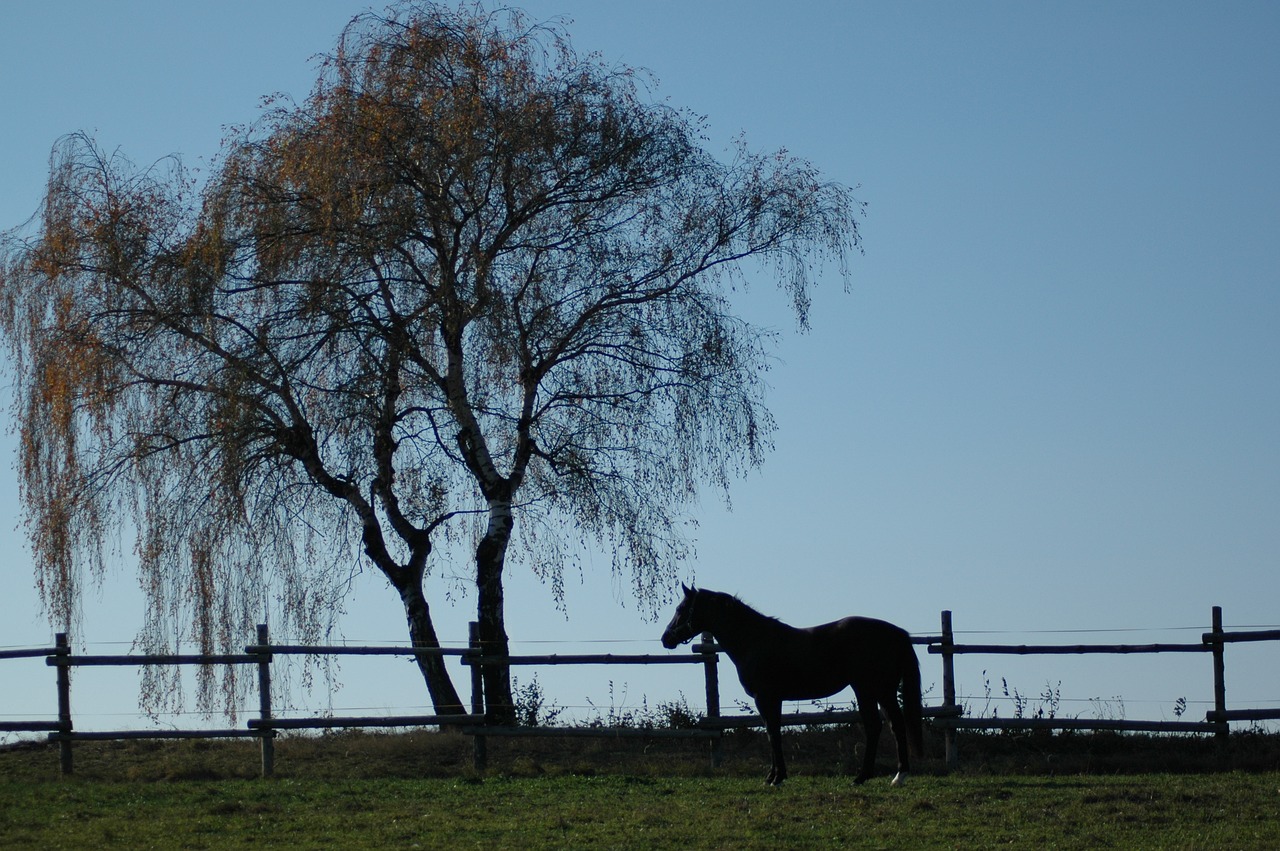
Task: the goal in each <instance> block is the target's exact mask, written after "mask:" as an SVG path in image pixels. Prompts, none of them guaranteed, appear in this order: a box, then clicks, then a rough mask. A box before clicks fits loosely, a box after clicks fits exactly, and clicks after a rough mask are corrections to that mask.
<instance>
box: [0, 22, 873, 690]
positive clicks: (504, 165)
mask: <svg viewBox="0 0 1280 851" xmlns="http://www.w3.org/2000/svg"><path fill="white" fill-rule="evenodd" d="M702 135H703V129H702V127H701V124H700V121H699V120H698V119H696V118H694V117H693V116H691V115H690V114H689V113H687V112H684V111H681V110H677V109H674V108H672V107H670V106H668V105H666V104H664V103H662V102H657V101H655V100H653V99H652V98H651V96H650V93H649V89H648V87H647V85H646V84H645V82H644V76H643V74H640V73H638V72H636V71H634V70H633V69H630V68H627V67H623V66H615V65H611V64H608V63H606V62H605V61H604V60H602V59H601V58H600V57H598V56H594V55H592V56H585V57H584V56H580V55H578V54H577V53H576V52H575V51H574V50H573V49H572V47H571V45H570V44H569V41H568V37H567V35H566V34H565V32H564V30H563V28H562V27H561V26H560V25H557V24H536V25H535V24H531V23H530V22H529V21H528V20H527V19H526V18H525V17H524V16H523V15H521V14H520V13H518V12H515V11H512V10H503V11H498V12H490V11H487V10H486V9H485V8H484V7H482V6H479V5H474V6H462V7H458V8H452V7H444V6H437V5H429V4H420V3H406V4H401V5H399V6H397V7H393V8H392V10H390V11H389V12H387V13H385V14H380V15H379V14H366V15H361V16H360V17H357V18H356V19H354V20H353V21H352V22H351V24H350V25H349V26H348V27H347V29H346V30H345V31H344V33H343V35H342V37H341V38H340V40H339V42H338V44H337V47H336V49H335V50H334V51H333V53H332V54H330V55H329V56H328V57H327V59H326V60H325V61H324V63H323V66H322V68H321V73H320V76H319V79H318V81H317V83H316V86H315V88H314V90H313V92H312V93H311V95H310V97H309V98H307V99H306V100H305V101H304V102H302V103H301V104H295V103H292V102H289V101H287V100H276V101H275V102H274V103H272V104H271V105H270V106H269V107H268V108H267V109H266V110H265V112H264V113H263V115H262V117H261V118H260V120H259V121H257V122H256V123H255V124H253V125H251V126H249V127H246V128H242V129H240V130H238V131H236V132H235V133H233V134H232V135H231V137H230V138H229V139H228V140H227V142H226V143H225V145H224V149H223V153H222V155H221V157H220V161H219V163H218V166H217V168H216V170H215V171H214V173H213V174H212V176H211V177H210V178H209V180H208V181H207V182H206V183H204V184H203V185H198V184H197V183H196V182H194V181H193V180H192V179H191V178H190V177H189V176H188V175H187V174H186V173H185V172H184V171H183V170H182V169H181V167H180V165H179V164H177V163H176V162H172V161H170V162H165V163H161V164H158V165H156V166H153V167H151V168H147V169H143V170H139V169H136V168H135V167H133V166H132V165H131V164H130V163H129V162H128V161H127V160H125V159H124V158H123V157H122V156H120V155H118V154H116V155H108V154H105V153H104V152H103V151H102V149H101V148H99V146H98V145H97V144H96V142H95V141H94V140H92V139H91V138H89V137H87V136H84V135H80V134H77V135H73V136H69V137H67V138H65V139H63V140H61V141H60V142H59V143H58V145H57V146H56V147H55V150H54V156H53V160H52V168H51V174H50V179H49V186H48V192H47V196H46V201H45V205H44V208H43V210H42V211H41V213H40V214H39V216H38V218H37V219H36V220H34V221H33V223H32V224H31V225H30V226H29V227H27V228H23V229H19V230H16V231H12V232H10V233H8V234H7V235H6V236H5V238H4V242H3V246H2V247H0V329H2V330H3V332H4V335H5V337H6V339H7V341H8V343H9V347H10V351H11V353H12V356H13V367H14V372H15V375H16V377H17V379H18V381H17V387H18V392H17V394H16V397H17V409H16V420H17V424H18V430H19V432H20V436H21V449H20V452H21V458H20V465H19V472H20V477H21V483H22V496H23V499H24V504H25V506H26V511H27V517H28V522H29V526H30V530H31V537H32V541H33V545H34V549H35V553H36V556H37V558H36V563H37V565H38V568H37V570H38V576H37V582H38V584H39V587H40V591H41V594H42V599H43V600H44V601H45V603H46V605H47V606H48V608H49V610H50V613H51V614H52V616H53V617H54V618H55V619H57V620H60V621H67V620H69V619H71V618H72V617H73V616H74V612H75V608H76V606H77V604H78V600H79V599H80V593H81V589H82V584H83V577H84V574H85V573H86V572H87V573H88V574H89V575H97V576H101V574H102V567H103V565H104V563H105V558H106V556H107V554H108V551H109V549H110V546H111V545H112V542H113V541H117V540H119V536H120V535H121V534H124V535H125V536H129V535H132V534H135V533H136V538H137V543H136V553H137V556H138V563H139V565H140V570H141V576H142V584H143V588H144V589H145V591H146V594H147V597H148V601H149V609H148V613H147V617H146V623H145V625H144V627H143V632H142V636H143V643H144V644H145V645H147V647H148V648H152V649H154V648H158V647H162V646H165V645H166V643H167V642H172V641H174V640H177V639H179V638H184V639H185V638H193V639H196V640H198V641H199V642H200V643H201V644H202V645H203V646H204V647H206V648H208V649H210V650H213V649H225V648H230V647H234V646H235V645H236V644H237V643H242V642H243V637H244V635H246V634H247V632H248V630H249V628H250V626H251V624H252V623H253V622H255V621H256V620H258V619H261V618H262V617H264V616H266V615H267V614H270V615H271V616H272V617H273V619H274V621H275V622H276V623H277V625H283V626H284V627H285V628H286V631H288V632H291V633H292V634H294V635H296V636H297V637H298V638H299V639H300V640H306V639H309V638H318V637H320V636H322V635H323V634H324V633H326V632H327V630H328V629H330V628H331V627H332V625H333V623H334V617H335V616H336V613H337V612H338V611H339V609H340V605H341V598H342V594H343V591H344V588H345V587H346V585H347V583H348V581H349V577H350V573H351V570H352V566H353V564H354V562H355V561H356V559H357V558H358V557H359V553H361V552H362V553H363V556H364V558H366V559H367V560H368V562H369V563H371V564H373V565H374V566H376V567H377V569H378V570H379V571H380V572H381V574H382V575H383V576H384V577H386V579H387V581H388V582H389V583H390V585H391V586H392V587H393V588H394V589H395V590H396V591H397V592H398V594H399V596H400V598H401V601H402V603H403V604H404V607H405V612H406V617H407V620H408V623H409V627H410V635H411V637H412V639H413V641H414V642H415V643H418V644H421V645H426V646H430V645H434V644H435V643H436V642H437V638H436V635H435V631H434V627H433V625H432V621H431V615H430V609H429V606H428V604H427V599H426V595H425V593H424V590H423V580H424V577H425V576H426V575H427V573H428V571H429V570H430V568H431V560H430V556H431V554H432V551H433V548H434V547H435V546H436V545H437V544H439V543H440V542H442V541H444V542H451V543H452V544H453V545H454V546H458V547H462V548H464V549H465V548H473V549H472V550H471V552H472V553H473V556H474V564H475V576H474V578H475V583H476V589H477V607H478V618H479V621H480V624H481V638H482V640H484V641H485V642H486V646H488V647H489V648H490V649H492V650H493V651H495V652H505V650H506V641H507V638H506V633H505V627H504V615H503V595H502V576H503V571H504V569H505V564H506V559H507V554H508V550H509V547H510V545H511V541H512V535H513V531H515V530H516V528H517V527H516V519H517V518H520V521H521V522H520V524H519V526H520V533H521V534H520V535H518V536H517V539H516V540H517V541H518V542H519V544H520V545H519V546H517V547H516V548H515V550H516V551H520V550H523V551H525V552H528V553H532V554H536V558H532V557H531V558H530V559H529V561H530V562H531V566H532V567H533V568H534V569H535V570H538V571H539V572H540V574H541V575H543V576H544V578H546V579H548V580H549V581H550V582H551V583H552V585H553V587H555V588H559V587H560V586H559V583H561V582H562V581H563V580H562V571H563V569H564V566H565V565H566V564H571V563H572V559H573V557H574V555H575V553H577V552H578V551H579V550H580V547H581V546H582V544H583V542H591V543H593V544H596V543H598V544H599V545H600V546H603V547H605V548H607V549H608V550H611V551H612V552H613V554H614V565H613V566H614V569H615V570H616V571H618V572H620V573H623V574H625V575H627V576H629V577H630V582H631V585H632V587H633V589H634V592H635V594H636V595H637V597H638V598H640V599H641V600H646V601H649V602H650V603H652V604H658V603H660V602H662V601H664V600H665V599H667V595H668V593H669V588H670V587H671V586H672V585H673V581H674V578H675V576H676V569H677V565H678V564H679V561H680V559H681V558H682V557H684V555H685V554H686V551H687V541H686V538H685V536H684V534H683V531H682V529H681V526H680V523H679V520H680V518H682V517H684V516H685V515H686V514H687V512H688V508H689V506H690V505H691V504H692V502H693V501H694V500H695V499H696V496H697V494H698V491H699V488H700V487H701V486H703V485H705V484H708V483H709V484H711V485H713V486H715V487H721V488H727V487H728V485H729V483H730V481H731V480H732V479H733V478H735V477H736V476H737V475H738V474H740V473H741V472H742V471H744V470H745V469H748V468H750V467H752V466H754V465H757V464H759V463H760V462H761V461H762V459H763V457H764V453H765V451H766V450H767V448H768V446H769V439H770V434H771V432H772V430H773V423H772V420H771V419H770V417H769V415H768V411H767V409H766V408H765V406H764V383H763V372H764V370H765V369H766V367H767V364H768V342H769V340H768V337H769V335H768V334H766V333H765V332H763V331H762V330H761V329H759V328H756V327H754V326H752V325H750V324H749V323H747V322H745V321H743V320H741V319H740V318H738V317H737V316H736V315H735V313H734V309H733V305H732V304H731V301H730V295H731V290H732V289H733V285H734V284H735V282H737V281H740V280H745V278H744V277H743V276H744V273H745V272H747V271H755V269H756V268H757V267H755V266H754V265H753V266H751V267H749V268H748V267H745V266H744V263H745V262H746V261H755V260H762V261H764V266H762V267H759V268H762V269H764V270H765V271H766V273H768V274H769V275H771V276H772V277H774V278H775V279H776V281H777V283H778V284H779V286H780V288H781V289H782V291H783V292H784V293H785V294H786V297H787V301H788V303H789V305H790V307H791V309H792V311H793V312H794V315H795V318H796V320H797V321H798V322H799V323H800V325H801V326H805V325H806V324H807V319H808V310H809V305H810V301H809V297H810V291H811V287H812V281H813V278H812V272H813V270H814V269H815V268H816V267H817V266H818V265H819V264H821V263H822V262H824V261H825V260H828V259H830V260H834V261H836V263H837V264H838V266H839V268H840V271H841V272H842V273H844V272H845V271H846V269H845V259H846V257H847V254H848V253H849V252H850V251H851V250H854V249H856V248H857V247H858V244H859V235H858V231H857V224H856V219H857V215H858V213H859V212H860V206H859V205H858V203H857V202H856V201H854V200H853V198H852V197H851V195H850V193H849V190H848V189H846V188H845V187H842V186H839V185H835V184H832V183H829V182H826V181H824V180H823V179H822V177H821V175H820V174H819V173H818V172H817V170H816V169H815V168H814V167H813V166H812V165H811V164H809V163H807V162H805V161H803V160H801V159H798V158H795V157H792V156H791V155H789V154H787V153H786V152H785V151H784V152H777V153H772V154H764V155H762V154H755V153H752V152H750V151H749V150H748V148H747V146H746V145H745V144H739V145H738V146H737V147H736V148H735V149H734V150H732V151H731V152H730V155H729V156H728V157H727V161H723V160H721V159H718V158H717V157H715V156H713V155H712V154H711V153H709V152H708V151H706V150H705V149H704V147H703V142H702ZM421 664H422V667H423V674H424V677H425V678H426V681H427V684H428V687H429V689H430V690H431V693H432V697H433V699H434V701H435V703H436V706H437V708H438V709H440V710H441V711H459V710H460V709H461V702H460V701H459V700H458V697H457V693H456V691H455V690H454V689H453V687H452V684H451V683H450V682H449V678H448V674H447V672H445V671H444V669H443V667H442V666H441V665H440V664H439V662H438V661H433V660H430V659H429V658H427V657H423V661H422V663H421ZM228 676H234V673H233V672H228ZM204 682H205V687H206V692H207V693H206V697H210V696H211V695H212V691H211V690H212V687H213V685H212V684H213V681H212V679H209V678H207V679H206V680H205V681H204ZM226 685H227V687H228V689H232V688H233V686H234V684H233V683H232V682H230V681H228V682H227V683H226ZM486 686H487V688H488V692H489V696H490V700H491V701H494V700H496V701H497V703H499V704H500V703H502V701H503V700H504V699H505V700H506V701H507V702H509V700H510V692H509V684H507V683H506V682H505V675H504V674H501V673H499V674H496V675H494V677H493V678H492V679H491V680H490V681H488V682H487V683H486ZM504 689H505V691H504ZM227 693H228V694H229V693H230V691H228V692H227Z"/></svg>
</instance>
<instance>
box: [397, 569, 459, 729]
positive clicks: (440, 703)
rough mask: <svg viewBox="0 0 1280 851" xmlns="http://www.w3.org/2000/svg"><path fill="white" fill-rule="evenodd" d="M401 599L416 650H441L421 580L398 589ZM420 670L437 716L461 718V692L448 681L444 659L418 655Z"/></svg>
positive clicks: (405, 584)
mask: <svg viewBox="0 0 1280 851" xmlns="http://www.w3.org/2000/svg"><path fill="white" fill-rule="evenodd" d="M397 590H398V591H399V592H400V599H401V600H402V601H403V602H404V613H405V617H406V618H407V619H408V621H409V638H410V639H411V640H412V642H413V646H414V647H439V646H440V640H439V639H438V638H436V628H435V626H434V625H433V624H432V623H431V609H430V607H428V606H427V598H426V596H425V595H424V594H423V593H422V577H421V576H418V577H417V579H416V581H409V582H404V583H402V584H400V585H399V586H398V587H397ZM418 669H419V670H420V671H422V677H423V679H425V680H426V681H427V691H428V692H430V694H431V703H432V705H433V706H435V711H436V714H437V715H461V714H463V713H465V712H466V711H467V709H466V707H465V706H464V705H463V703H462V699H461V698H459V697H458V690H457V689H455V688H454V687H453V680H451V679H450V678H449V670H448V669H447V668H446V667H445V660H444V657H443V656H435V655H431V656H426V655H424V656H419V657H418Z"/></svg>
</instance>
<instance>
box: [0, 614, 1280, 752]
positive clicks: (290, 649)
mask: <svg viewBox="0 0 1280 851" xmlns="http://www.w3.org/2000/svg"><path fill="white" fill-rule="evenodd" d="M941 627H942V628H941V632H940V633H939V634H938V635H928V636H916V637H913V639H912V641H913V642H914V643H915V644H917V645H923V646H925V647H926V648H927V651H928V653H929V654H930V655H937V656H940V657H941V661H942V703H941V704H940V705H937V706H926V707H925V710H924V715H925V717H926V718H927V719H929V720H930V723H931V724H932V725H933V727H934V728H936V729H939V730H941V731H942V733H943V736H944V742H945V756H946V763H947V765H948V766H949V767H951V766H954V765H956V763H957V757H958V750H957V733H958V731H960V730H963V729H983V730H992V729H1001V730H1020V729H1060V730H1078V729H1083V730H1124V731H1137V732H1160V733H1174V732H1176V733H1211V734H1214V735H1216V736H1218V737H1222V738H1225V737H1226V736H1227V735H1228V734H1229V731H1230V726H1229V725H1230V722H1232V721H1251V722H1256V721H1263V720H1275V719H1280V709H1235V710H1228V709H1227V707H1226V682H1225V679H1226V678H1225V655H1226V648H1227V646H1228V645H1229V644H1233V643H1237V642H1254V641H1280V630H1255V631H1239V632H1227V631H1225V630H1224V629H1223V627H1222V609H1221V608H1220V607H1218V606H1215V607H1214V608H1213V611H1212V627H1211V629H1210V631H1208V632H1206V633H1204V634H1203V635H1202V636H1201V640H1200V642H1199V643H1198V644H1072V645H1007V644H957V643H956V642H955V633H954V630H953V628H952V618H951V612H950V611H944V612H943V613H942V623H941ZM256 638H257V640H256V643H254V644H251V645H248V646H247V647H245V652H244V653H243V654H223V655H202V654H192V655H136V654H134V655H117V656H106V655H76V654H73V653H72V652H71V647H70V643H69V642H68V640H67V636H66V635H65V634H62V633H60V634H58V636H57V638H56V641H55V646H54V647H52V648H38V649H26V650H8V651H0V661H2V660H5V659H16V658H23V657H27V658H31V657H44V658H45V662H46V664H47V665H49V666H50V667H53V668H55V669H56V674H57V676H56V681H57V699H58V714H57V719H56V720H51V719H44V720H32V721H0V732H47V733H48V734H49V739H50V740H51V741H56V742H58V744H59V758H60V764H61V769H62V772H63V773H64V774H70V773H71V772H72V768H73V761H72V744H73V743H74V742H76V741H92V740H117V739H183V738H255V739H257V740H258V741H259V744H260V749H261V756H262V774H263V776H270V775H271V774H272V773H273V771H274V766H275V750H274V739H275V736H276V733H277V731H280V730H314V729H332V728H355V727H386V728H391V727H429V726H443V725H448V726H451V727H455V728H459V729H461V730H463V731H464V732H466V733H468V734H470V735H471V736H472V737H473V741H474V743H475V747H474V758H475V764H476V767H477V769H480V770H483V768H484V766H485V759H486V740H487V738H488V737H490V736H562V737H570V736H609V737H621V736H644V737H655V738H656V737H686V738H706V739H708V740H709V741H710V743H711V756H712V761H713V764H716V765H718V764H719V761H720V741H721V738H722V736H723V734H724V731H725V730H729V729H734V728H741V727H758V726H763V721H762V720H761V718H760V717H759V716H758V715H744V714H734V715H724V714H722V713H721V711H720V710H721V707H720V685H719V683H720V681H719V662H720V658H721V649H720V648H719V647H718V646H717V645H716V644H715V642H714V640H713V639H712V637H711V636H710V635H709V634H705V635H703V637H702V640H701V641H700V642H698V643H696V644H694V645H693V647H692V651H693V652H692V653H691V654H680V655H670V654H641V655H619V654H609V653H605V654H580V655H544V656H510V655H508V656H493V655H486V654H485V653H484V652H483V649H482V648H481V646H480V643H479V640H478V637H477V629H476V625H475V624H472V626H471V637H470V643H469V646H468V647H465V648H412V647H348V646H312V645H289V644H271V642H270V640H269V639H270V636H269V635H268V631H267V627H266V626H264V625H259V626H258V630H257V636H256ZM1152 653H1209V654H1212V656H1213V679H1214V682H1213V691H1214V708H1213V710H1211V711H1209V712H1208V713H1207V714H1206V717H1205V720H1204V721H1164V720H1161V721H1140V720H1117V719H1101V718H1099V719H1088V718H1043V717H1034V718H1022V717H1013V718H974V717H968V716H966V715H965V714H964V708H963V707H962V706H961V705H960V704H959V703H958V699H957V696H956V680H955V657H956V656H961V655H971V654H976V655H1010V654H1013V655H1063V654H1126V655H1129V654H1152ZM291 655H310V656H375V655H378V656H389V655H394V656H420V655H434V656H458V657H460V659H461V661H462V663H463V664H464V665H467V666H469V667H470V670H471V712H470V713H468V714H464V715H446V716H442V715H396V716H368V717H351V716H338V717H316V716H308V717H296V718H284V717H279V716H277V715H276V714H275V712H274V711H273V707H272V702H271V665H272V662H273V660H274V659H275V657H277V656H291ZM210 664H217V665H255V666H257V673H258V677H257V680H258V682H257V685H258V697H259V700H258V717H256V718H251V719H249V720H248V722H247V724H246V726H245V727H244V728H231V729H192V730H117V731H109V732H84V731H78V730H76V729H75V726H74V724H73V721H72V712H71V674H70V672H71V669H72V668H76V667H82V666H140V665H210ZM673 664H674V665H698V666H701V668H702V669H703V679H704V683H705V689H706V705H707V710H706V715H705V717H704V718H703V719H702V721H701V722H700V723H699V724H698V725H697V726H696V727H694V728H690V729H666V728H653V727H643V728H634V727H594V726H593V727H520V726H510V725H500V724H494V723H489V721H488V712H487V709H486V702H485V699H484V694H483V677H482V672H483V669H484V668H485V667H486V666H490V665H497V666H502V667H517V666H552V665H673ZM491 708H492V707H489V709H491ZM858 718H859V716H858V713H857V712H856V711H848V712H834V711H827V712H795V713H790V714H786V715H784V720H783V723H784V724H788V725H799V724H851V723H855V722H856V721H857V720H858Z"/></svg>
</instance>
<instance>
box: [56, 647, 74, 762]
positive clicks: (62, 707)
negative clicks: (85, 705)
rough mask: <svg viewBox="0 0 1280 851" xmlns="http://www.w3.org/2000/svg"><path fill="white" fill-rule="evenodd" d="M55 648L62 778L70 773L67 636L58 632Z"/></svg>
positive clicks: (69, 669)
mask: <svg viewBox="0 0 1280 851" xmlns="http://www.w3.org/2000/svg"><path fill="white" fill-rule="evenodd" d="M53 643H54V647H55V648H56V656H55V659H56V661H55V663H54V664H56V665H57V666H58V764H59V767H60V768H61V770H62V774H63V776H66V775H68V774H70V773H71V770H72V767H73V766H72V761H71V666H70V665H68V664H67V657H68V656H70V655H71V643H70V642H69V641H67V634H66V633H65V632H60V633H58V634H57V635H56V636H54V641H53Z"/></svg>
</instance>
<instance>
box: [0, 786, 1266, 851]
mask: <svg viewBox="0 0 1280 851" xmlns="http://www.w3.org/2000/svg"><path fill="white" fill-rule="evenodd" d="M1278 784H1280V775H1277V774H1274V773H1265V774H1239V773H1225V774H1211V775H1137V776H1126V777H1069V778H1063V777H1007V778H1001V777H975V776H968V777H963V776H952V777H921V778H915V779H914V780H913V783H912V784H911V785H909V786H907V787H905V788H902V789H893V788H890V787H889V785H888V782H887V781H886V780H885V779H883V778H881V779H879V780H877V781H873V782H872V783H869V784H867V785H865V786H861V787H856V786H853V785H852V784H851V783H850V781H849V780H848V779H847V778H843V777H810V778H804V777H801V778H792V779H790V780H788V781H787V783H786V784H785V785H784V786H783V787H782V788H780V789H771V788H767V787H765V786H764V785H763V784H761V783H759V782H758V781H753V780H746V779H741V778H708V777H696V778H653V777H631V776H625V775H621V776H618V775H614V776H597V777H577V776H559V777H537V778H528V777H505V778H504V777H491V778H485V779H478V778H475V779H465V778H459V779H447V778H436V779H425V780H352V781H336V780H289V779H282V780H272V781H258V780H221V781H203V780H201V781H174V782H160V783H146V782H104V781H96V780H95V781H80V780H71V781H49V782H42V783H17V782H12V781H7V780H6V781H0V847H5V848H12V849H20V848H40V849H54V848H75V849H82V848H166V849H167V848H192V849H198V848H240V847H256V848H262V847H266V848H335V847H341V848H388V847H390V848H409V847H421V848H444V847H448V848H547V847H581V848H588V847H590V848H666V847H669V848H764V847H771V848H777V847H782V848H831V847H839V846H845V847H857V848H904V849H906V848H910V849H919V848H966V849H971V848H993V847H997V846H1013V847H1019V848H1205V849H1224V848H1231V849H1249V848H1259V849H1262V848H1268V849H1269V848H1277V847H1280V818H1277V806H1278V805H1280V792H1278V790H1277V785H1278Z"/></svg>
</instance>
